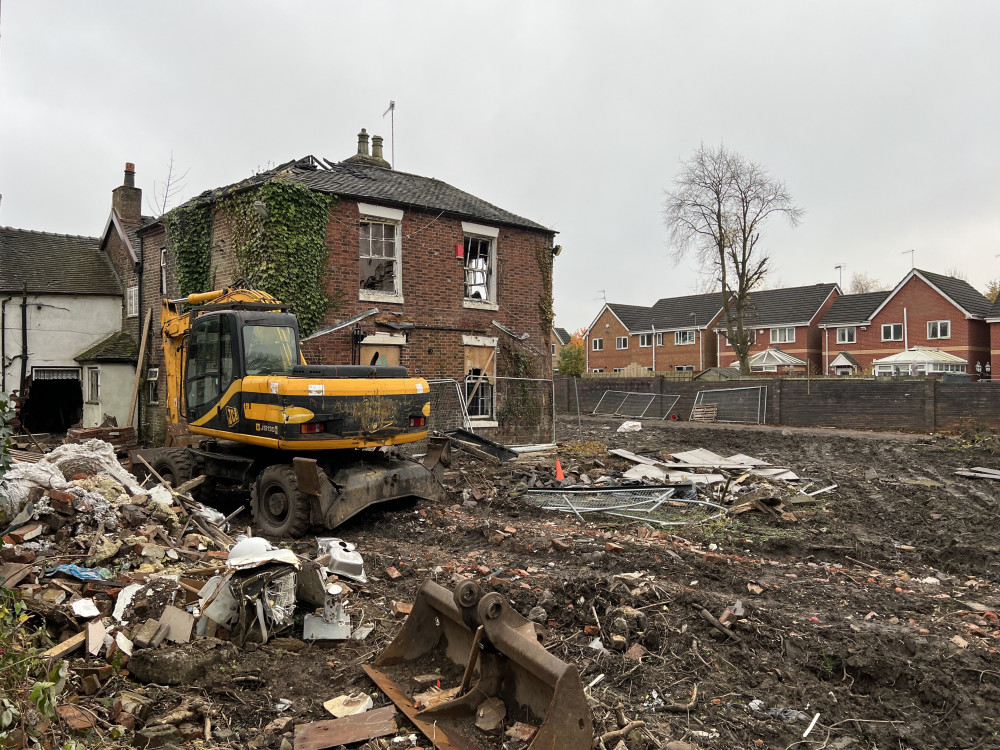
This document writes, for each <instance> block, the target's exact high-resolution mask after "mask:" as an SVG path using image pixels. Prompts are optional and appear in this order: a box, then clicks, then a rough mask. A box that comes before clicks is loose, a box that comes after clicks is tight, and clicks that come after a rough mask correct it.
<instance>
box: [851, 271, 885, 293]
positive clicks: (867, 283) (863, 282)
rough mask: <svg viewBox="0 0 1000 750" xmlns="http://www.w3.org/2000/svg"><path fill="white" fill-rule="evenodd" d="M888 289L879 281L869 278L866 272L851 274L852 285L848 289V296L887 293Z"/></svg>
mask: <svg viewBox="0 0 1000 750" xmlns="http://www.w3.org/2000/svg"><path fill="white" fill-rule="evenodd" d="M885 291H887V288H886V286H885V284H883V283H882V282H881V281H879V280H878V279H875V278H873V277H871V276H869V275H868V274H867V273H865V272H864V271H858V272H857V273H852V274H851V283H850V285H849V286H848V287H847V293H848V294H867V293H868V292H885Z"/></svg>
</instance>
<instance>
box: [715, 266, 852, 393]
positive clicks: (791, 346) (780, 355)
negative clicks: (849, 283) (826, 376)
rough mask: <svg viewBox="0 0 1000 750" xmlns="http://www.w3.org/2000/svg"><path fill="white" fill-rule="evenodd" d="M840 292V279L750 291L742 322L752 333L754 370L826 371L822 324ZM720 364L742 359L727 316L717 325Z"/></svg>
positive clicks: (734, 363)
mask: <svg viewBox="0 0 1000 750" xmlns="http://www.w3.org/2000/svg"><path fill="white" fill-rule="evenodd" d="M839 296H840V287H839V286H838V285H837V284H813V285H811V286H797V287H789V288H786V289H765V290H761V291H758V292H752V293H751V294H750V301H749V304H748V306H747V309H746V312H745V314H744V318H743V325H744V328H745V329H746V330H748V331H749V333H750V336H751V342H752V343H751V346H750V355H751V362H750V368H751V371H752V372H757V373H762V374H765V373H770V374H786V373H787V374H806V373H819V372H822V371H823V360H822V356H823V347H822V335H821V332H820V329H819V323H820V321H821V320H822V319H823V317H824V315H825V314H826V312H827V311H828V310H829V309H830V307H831V306H832V305H833V303H834V301H835V300H836V299H837V297H839ZM715 333H716V345H717V347H718V360H719V365H720V366H723V367H737V366H739V360H738V359H737V358H736V354H735V353H734V352H733V348H732V346H731V345H730V344H729V341H728V339H727V338H726V326H725V322H724V321H723V322H722V324H721V325H717V326H716V327H715Z"/></svg>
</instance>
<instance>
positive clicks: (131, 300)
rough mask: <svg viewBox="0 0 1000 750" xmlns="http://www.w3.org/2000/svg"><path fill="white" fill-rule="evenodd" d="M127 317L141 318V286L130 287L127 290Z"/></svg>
mask: <svg viewBox="0 0 1000 750" xmlns="http://www.w3.org/2000/svg"><path fill="white" fill-rule="evenodd" d="M125 317H126V318H138V317H139V285H138V284H136V285H134V286H130V287H128V289H126V290H125Z"/></svg>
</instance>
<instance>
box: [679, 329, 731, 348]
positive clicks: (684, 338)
mask: <svg viewBox="0 0 1000 750" xmlns="http://www.w3.org/2000/svg"><path fill="white" fill-rule="evenodd" d="M726 340H727V341H728V339H726ZM696 343H698V333H697V331H695V330H694V329H693V328H691V329H689V330H686V331H674V346H693V345H694V344H696Z"/></svg>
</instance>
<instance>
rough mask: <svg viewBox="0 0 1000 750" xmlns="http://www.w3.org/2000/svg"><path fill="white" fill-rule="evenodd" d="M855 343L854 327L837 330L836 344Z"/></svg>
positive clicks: (855, 331)
mask: <svg viewBox="0 0 1000 750" xmlns="http://www.w3.org/2000/svg"><path fill="white" fill-rule="evenodd" d="M856 341H857V329H856V328H855V327H854V326H844V327H843V328H838V329H837V343H838V344H853V343H855V342H856Z"/></svg>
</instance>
